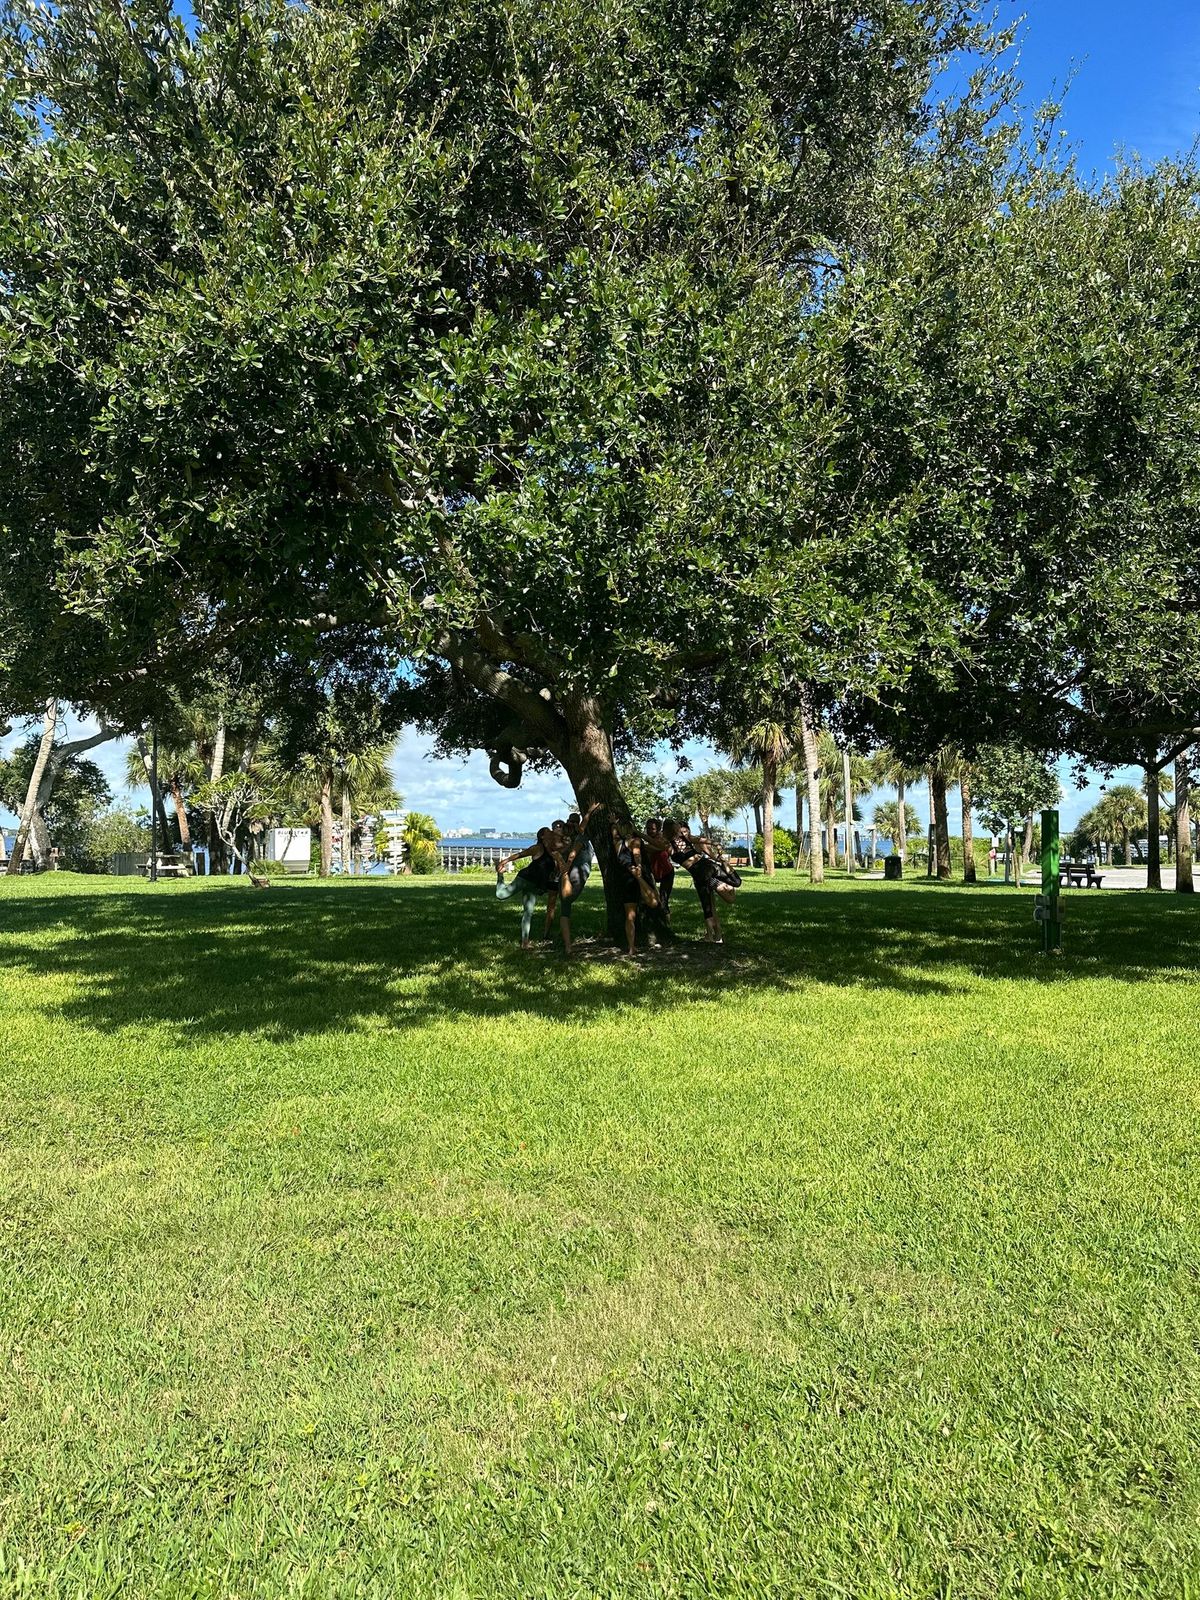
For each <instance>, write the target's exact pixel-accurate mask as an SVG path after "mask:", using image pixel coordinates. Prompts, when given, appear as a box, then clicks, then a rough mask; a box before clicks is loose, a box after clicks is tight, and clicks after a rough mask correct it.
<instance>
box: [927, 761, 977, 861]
mask: <svg viewBox="0 0 1200 1600" xmlns="http://www.w3.org/2000/svg"><path fill="white" fill-rule="evenodd" d="M962 766H963V760H962V757H961V756H960V755H959V754H958V752H957V751H956V750H952V749H951V748H950V747H949V746H948V745H943V746H942V748H941V749H940V750H937V751H935V752H934V755H933V758H932V760H931V761H930V763H929V825H930V830H931V837H930V840H929V857H930V869H931V875H932V872H933V871H935V870H936V872H937V875H938V877H939V878H949V877H950V876H951V874H952V871H953V868H952V865H951V861H950V813H949V807H948V805H947V794H948V791H949V790H950V789H951V788H952V787H953V785H954V784H956V783H958V782H959V776H960V773H961V770H962ZM968 793H969V791H968ZM935 863H936V866H935ZM972 864H973V863H972Z"/></svg>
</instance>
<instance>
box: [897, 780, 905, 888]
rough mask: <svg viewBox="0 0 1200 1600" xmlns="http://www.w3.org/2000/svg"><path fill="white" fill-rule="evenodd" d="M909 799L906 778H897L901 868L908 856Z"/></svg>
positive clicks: (902, 868) (901, 868)
mask: <svg viewBox="0 0 1200 1600" xmlns="http://www.w3.org/2000/svg"><path fill="white" fill-rule="evenodd" d="M907 811H908V800H907V799H906V797H905V791H904V779H903V778H898V779H897V780H896V827H897V830H898V840H897V842H898V844H899V849H900V870H901V871H902V872H903V870H904V862H905V859H906V858H907V856H908V817H907V815H906V813H907Z"/></svg>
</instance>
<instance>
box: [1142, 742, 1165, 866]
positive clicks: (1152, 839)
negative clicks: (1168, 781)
mask: <svg viewBox="0 0 1200 1600" xmlns="http://www.w3.org/2000/svg"><path fill="white" fill-rule="evenodd" d="M1145 770H1146V835H1147V837H1146V887H1147V889H1161V888H1162V844H1161V842H1160V840H1159V829H1160V828H1161V826H1162V818H1161V816H1160V815H1159V793H1158V773H1159V769H1158V768H1157V767H1147V768H1146V769H1145Z"/></svg>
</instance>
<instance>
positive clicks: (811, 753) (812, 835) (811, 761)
mask: <svg viewBox="0 0 1200 1600" xmlns="http://www.w3.org/2000/svg"><path fill="white" fill-rule="evenodd" d="M800 756H801V760H802V761H803V762H804V787H805V790H806V791H807V794H808V832H809V858H808V881H809V882H810V883H824V881H825V852H824V851H823V850H822V848H821V763H820V760H819V758H818V755H817V734H816V729H815V728H814V727H813V725H812V721H811V719H810V717H809V715H808V706H807V703H806V701H804V700H802V701H801V707H800ZM796 804H797V806H799V804H800V801H799V789H797V800H796Z"/></svg>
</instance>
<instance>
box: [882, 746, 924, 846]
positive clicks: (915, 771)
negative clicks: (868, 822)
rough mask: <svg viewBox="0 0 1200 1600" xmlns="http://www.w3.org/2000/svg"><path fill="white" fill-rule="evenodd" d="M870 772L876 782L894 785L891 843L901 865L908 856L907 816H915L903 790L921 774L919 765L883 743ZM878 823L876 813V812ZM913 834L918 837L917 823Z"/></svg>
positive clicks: (919, 829)
mask: <svg viewBox="0 0 1200 1600" xmlns="http://www.w3.org/2000/svg"><path fill="white" fill-rule="evenodd" d="M871 772H872V777H873V778H874V781H875V782H876V783H877V784H882V783H888V784H892V785H894V786H895V790H896V811H895V815H896V827H897V831H896V837H895V839H894V840H893V843H894V844H895V846H896V851H897V854H898V855H899V857H900V862H901V865H902V866H903V864H904V862H905V861H906V859H907V857H908V834H909V827H908V818H909V817H910V816H912V817H916V815H917V814H916V812H915V811H914V810H913V808H912V807H911V806H910V805H908V804H907V803H906V800H905V791H906V789H907V787H908V785H909V784H910V783H916V781H917V779H918V778H919V777H920V776H921V769H920V767H917V766H914V765H913V764H912V763H911V762H908V761H905V760H903V759H902V757H900V756H899V755H898V754H897V753H896V751H895V750H893V749H891V747H890V746H888V745H884V747H883V749H882V750H877V751H876V752H875V754H874V756H872V758H871ZM876 822H877V824H878V813H876ZM912 832H913V834H914V835H915V836H916V837H917V838H920V836H921V828H920V825H919V823H918V825H917V826H916V827H915V828H914V829H912Z"/></svg>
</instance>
